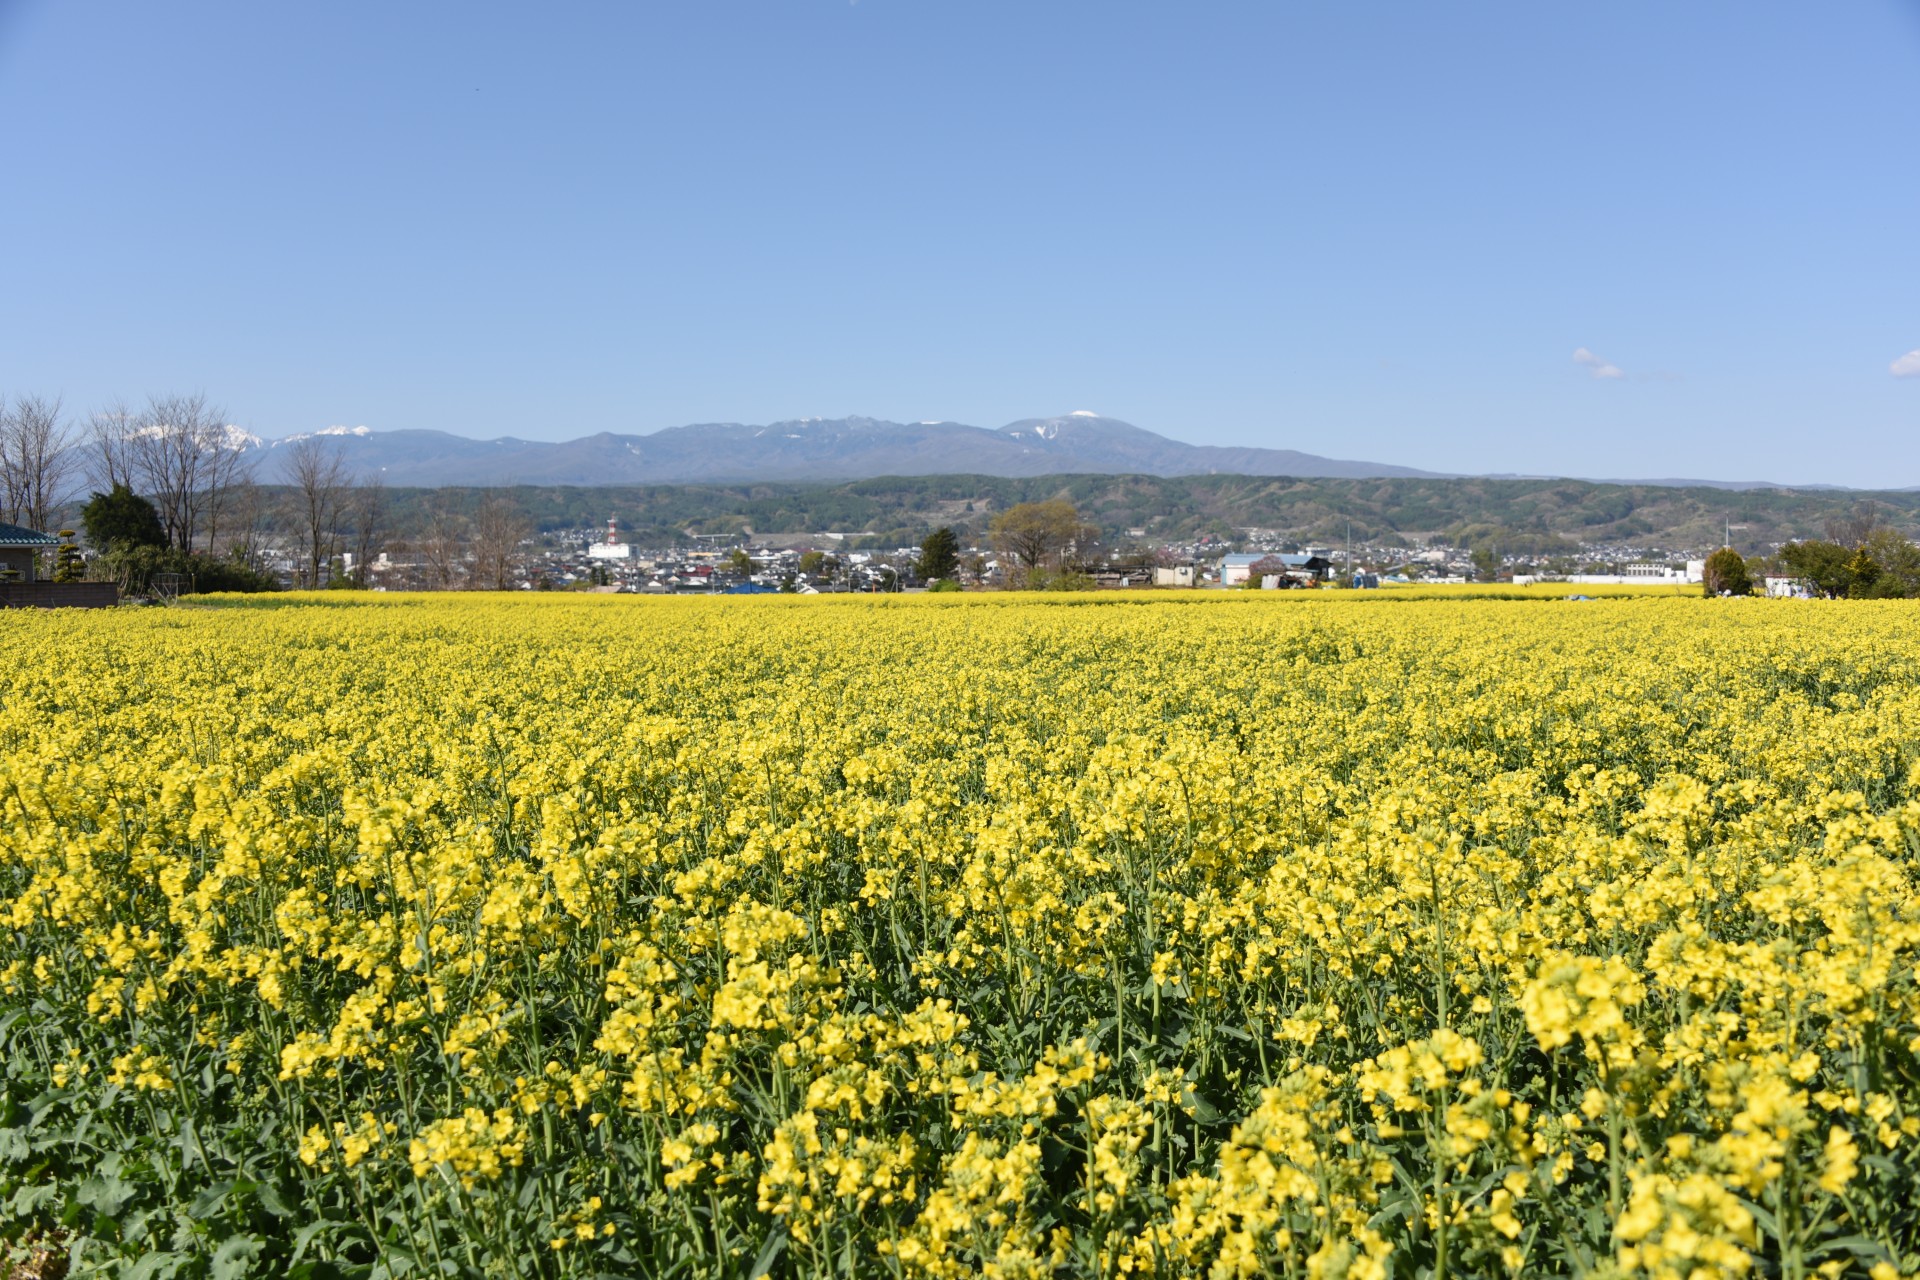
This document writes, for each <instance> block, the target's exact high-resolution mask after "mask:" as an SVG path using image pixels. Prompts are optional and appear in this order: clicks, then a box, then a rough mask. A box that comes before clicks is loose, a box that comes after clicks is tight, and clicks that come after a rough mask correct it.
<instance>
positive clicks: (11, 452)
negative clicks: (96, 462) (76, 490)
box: [0, 396, 78, 531]
mask: <svg viewBox="0 0 1920 1280" xmlns="http://www.w3.org/2000/svg"><path fill="white" fill-rule="evenodd" d="M73 444H74V437H73V431H72V429H71V428H70V427H68V425H67V424H66V423H65V422H64V421H63V420H62V418H61V413H60V400H59V398H58V397H55V398H53V399H51V400H49V399H47V398H46V397H44V396H23V397H21V398H20V399H18V400H15V401H14V402H13V405H12V406H11V407H8V406H6V405H4V404H0V495H3V496H4V500H5V514H6V518H7V521H8V523H10V524H24V525H26V526H27V527H28V528H30V529H39V530H43V531H44V530H46V529H47V527H48V526H49V525H50V524H52V522H53V518H54V515H55V511H56V509H57V508H58V507H59V505H60V504H61V503H62V502H64V501H66V499H67V498H68V497H70V496H71V494H70V492H69V489H70V488H71V482H72V479H73V473H74V467H75V463H76V462H77V461H78V459H77V457H76V456H75V453H74V449H73Z"/></svg>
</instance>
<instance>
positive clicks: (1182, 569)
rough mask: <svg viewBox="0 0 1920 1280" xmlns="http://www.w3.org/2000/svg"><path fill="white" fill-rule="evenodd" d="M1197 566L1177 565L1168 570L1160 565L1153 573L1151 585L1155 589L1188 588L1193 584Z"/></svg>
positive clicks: (1197, 569) (1197, 570)
mask: <svg viewBox="0 0 1920 1280" xmlns="http://www.w3.org/2000/svg"><path fill="white" fill-rule="evenodd" d="M1198 572H1199V566H1197V565H1191V564H1177V565H1174V566H1172V567H1171V568H1168V567H1166V566H1164V565H1162V566H1161V567H1160V568H1157V569H1155V570H1154V571H1153V585H1154V586H1156V587H1190V586H1192V585H1193V584H1194V581H1195V575H1196V574H1197V573H1198Z"/></svg>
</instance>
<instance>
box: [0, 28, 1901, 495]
mask: <svg viewBox="0 0 1920 1280" xmlns="http://www.w3.org/2000/svg"><path fill="white" fill-rule="evenodd" d="M0 175H4V179H3V180H0V186H4V189H5V193H6V194H5V198H4V199H0V392H22V391H42V392H47V393H54V394H61V395H64V397H65V398H66V402H67V404H68V405H69V407H71V408H74V409H81V410H84V409H85V408H87V407H88V406H90V405H94V404H97V403H99V402H101V401H104V400H105V399H107V398H108V397H111V396H116V395H118V396H125V397H128V398H140V397H143V396H145V395H146V394H148V393H150V392H165V391H170V390H190V389H200V390H204V391H206V392H207V393H208V394H209V396H210V397H212V398H213V399H214V400H216V401H217V402H219V403H221V404H223V405H225V406H226V407H227V409H228V411H229V414H230V416H231V417H232V418H233V419H234V420H235V421H236V422H239V423H241V424H243V425H246V426H248V427H250V428H252V429H253V430H256V431H259V432H261V433H263V434H267V435H282V434H287V433H291V432H296V431H303V430H311V429H314V428H316V427H321V426H327V425H335V424H340V425H360V424H365V425H367V426H371V427H373V428H375V429H380V430H385V429H394V428H401V427H431V428H437V429H441V430H447V431H453V432H458V433H460V434H464V435H474V436H493V435H502V434H512V435H520V436H525V437H530V438H547V439H557V438H565V437H569V436H575V435H581V434H586V433H589V432H593V431H601V430H613V431H651V430H655V429H657V428H659V427H663V426H670V425H676V424H679V423H685V422H703V421H746V422H764V421H769V420H774V419H778V418H784V417H802V416H814V415H824V416H839V415H842V414H848V413H860V414H867V415H871V416H874V417H883V418H894V419H900V420H915V419H923V418H949V419H954V420H958V421H964V422H972V423H976V424H979V425H983V426H999V425H1002V424H1003V423H1005V422H1007V421H1010V420H1012V419H1015V418H1019V417H1026V416H1033V415H1044V414H1053V413H1064V412H1066V411H1068V410H1071V409H1092V410H1096V411H1098V412H1102V413H1105V414H1109V415H1111V416H1114V417H1120V418H1125V419H1127V420H1128V421H1131V422H1134V423H1137V424H1139V425H1141V426H1144V427H1148V428H1150V429H1153V430H1157V431H1161V432H1164V433H1166V434H1168V435H1172V436H1176V437H1178V438H1182V439H1187V440H1192V441H1196V442H1200V443H1217V444H1259V445H1267V446H1272V447H1289V448H1298V449H1305V450H1309V451H1312V452H1317V453H1324V454H1331V455H1334V456H1339V457H1358V458H1370V459H1377V460H1382V461H1392V462H1400V463H1405V464H1409V465H1415V466H1421V467H1427V468H1432V469H1436V470H1450V471H1452V470H1460V471H1515V472H1525V473H1555V474H1575V475H1589V476H1674V475H1695V476H1711V477H1716V478H1751V477H1767V478H1773V479H1780V480H1790V481H1803V482H1813V481H1823V482H1837V483H1847V484H1856V485H1876V486H1878V485H1914V484H1920V430H1917V428H1920V355H1916V356H1914V357H1913V358H1912V359H1911V361H1910V363H1912V364H1913V365H1914V366H1915V376H1909V377H1900V376H1896V375H1895V373H1894V372H1893V369H1894V367H1895V366H1896V362H1898V361H1899V360H1900V359H1901V357H1902V356H1903V355H1905V354H1906V353H1908V352H1914V351H1917V350H1920V231H1917V230H1916V228H1920V0H1849V2H1846V3H1839V4H1815V5H1809V4H1805V3H1788V2H1785V0H1759V2H1754V0H1746V2H1743V3H1722V2H1720V0H1689V2H1688V3H1685V4H1673V3H1671V2H1670V0H1668V2H1664V3H1640V2H1638V0H1624V2H1622V3H1616V4H1613V5H1608V6H1593V5H1581V6H1574V5H1558V4H1540V3H1538V2H1537V0H1533V2H1531V3H1520V2H1512V3H1509V2H1505V0H1487V2H1485V3H1473V4H1444V5H1436V4H1428V3H1411V2H1409V3H1398V4H1388V3H1368V2H1366V0H1355V2H1340V3H1336V2H1334V0H1326V2H1325V3H1299V4H1286V3H1277V2H1273V0H1269V2H1266V3H1257V4H1255V3H1249V4H1235V3H1217V4H1208V3H1201V2H1195V3H1180V4H1175V3H1164V2H1163V3H1156V4H1134V3H1124V2H1116V0H1103V2H1101V3H1088V4H1070V3H1044V2H1042V0H1014V2H1010V3H999V2H997V0H965V2H964V3H962V2H960V0H945V2H935V0H858V2H857V3H852V4H849V3H848V2H847V0H778V2H771V0H769V2H766V3H728V2H725V0H715V2H712V3H698V4H691V3H680V4H667V3H647V4H617V5H616V4H608V5H604V6H593V5H528V4H516V5H506V4H499V5H494V4H475V3H462V4H435V3H425V2H411V0H410V2H409V3H406V4H359V3H349V2H345V0H339V2H335V3H328V4H299V5H294V4H260V3H258V2H257V0H251V2H249V3H231V4H223V3H195V2H193V0H178V2H177V3H167V4H153V3H105V2H99V3H95V2H92V0H64V2H60V3H55V2H54V0H0ZM1577 351H1584V352H1586V353H1588V356H1587V358H1586V359H1585V361H1584V362H1582V361H1580V360H1576V359H1575V353H1576V352H1577ZM1615 375H1618V376H1615Z"/></svg>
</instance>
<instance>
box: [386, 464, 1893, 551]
mask: <svg viewBox="0 0 1920 1280" xmlns="http://www.w3.org/2000/svg"><path fill="white" fill-rule="evenodd" d="M476 492H477V491H476V490H471V489H437V490H436V489H394V490H393V491H392V495H391V496H392V500H393V502H392V505H393V516H394V520H395V524H396V526H397V528H399V529H400V530H402V531H404V530H405V529H406V528H408V527H410V526H415V525H417V524H419V523H421V522H423V521H424V519H425V516H426V513H427V512H428V510H429V509H430V506H431V505H432V504H435V503H439V504H442V505H446V506H450V507H460V506H463V505H466V504H468V503H470V502H471V501H472V500H473V497H474V495H475V493H476ZM513 492H514V494H515V495H516V497H517V499H518V501H519V502H520V504H521V505H522V506H523V507H524V508H525V510H526V513H527V515H528V516H529V517H530V518H531V519H532V520H533V522H534V523H535V525H536V526H537V527H538V528H540V529H541V530H543V531H553V530H559V529H569V528H585V527H589V526H602V525H604V524H605V523H606V521H607V517H608V516H612V517H614V518H615V519H617V520H618V521H619V524H620V528H621V530H622V533H623V536H629V537H631V538H632V539H633V540H635V541H638V542H640V543H642V544H647V545H659V544H666V543H670V542H672V541H675V540H676V539H677V538H678V537H679V536H680V535H681V534H683V533H685V532H687V531H694V532H700V533H725V532H736V531H743V530H752V531H753V532H755V533H757V534H762V535H765V534H777V533H798V532H814V533H817V532H836V533H862V532H870V533H874V534H878V535H881V539H882V541H883V543H885V544H891V545H897V544H901V543H905V542H909V541H917V540H918V538H919V537H920V536H921V535H922V534H924V533H925V532H926V531H927V530H928V529H930V528H932V527H934V526H936V525H941V524H948V525H952V526H954V527H955V528H957V529H959V530H961V531H962V532H963V533H965V532H969V531H982V532H983V531H984V530H985V528H986V525H987V522H988V521H989V520H990V519H991V518H992V514H993V512H995V511H998V510H1001V509H1003V508H1005V507H1007V506H1010V505H1012V504H1014V503H1019V502H1031V501H1038V500H1042V499H1046V498H1055V497H1064V498H1067V499H1069V500H1070V501H1072V502H1073V503H1074V505H1075V506H1077V507H1078V508H1079V509H1080V511H1081V513H1082V514H1083V515H1085V516H1087V517H1089V518H1090V519H1092V520H1094V521H1095V522H1097V523H1098V524H1099V525H1100V526H1101V528H1102V529H1103V530H1105V531H1106V532H1107V533H1108V534H1109V535H1113V536H1116V537H1124V536H1125V534H1126V531H1127V530H1129V529H1144V530H1146V531H1147V536H1148V537H1149V538H1151V539H1153V540H1154V541H1170V540H1175V539H1180V538H1188V537H1194V536H1197V535H1200V534H1207V533H1211V534H1214V535H1216V536H1219V537H1223V538H1231V537H1233V536H1235V535H1236V534H1237V533H1238V532H1239V531H1244V530H1246V529H1249V528H1258V529H1270V530H1276V531H1282V532H1285V533H1287V534H1289V535H1291V536H1294V537H1297V538H1301V539H1308V540H1316V541H1326V540H1334V539H1343V538H1345V537H1346V536H1347V529H1348V522H1349V521H1351V522H1352V533H1353V536H1354V537H1355V538H1357V539H1368V540H1375V541H1378V540H1383V539H1387V538H1391V537H1392V536H1394V535H1398V536H1401V537H1404V538H1409V539H1411V538H1414V537H1416V536H1417V537H1422V538H1424V537H1427V536H1431V535H1433V534H1436V533H1444V534H1447V535H1449V536H1450V537H1451V538H1452V539H1453V540H1454V541H1456V542H1460V543H1463V544H1465V543H1481V542H1488V541H1498V542H1500V543H1502V544H1503V545H1505V546H1508V547H1510V548H1511V549H1513V550H1516V551H1524V550H1538V551H1546V550H1550V549H1553V548H1554V547H1555V546H1557V545H1558V544H1562V543H1565V544H1575V543H1644V544H1655V545H1660V546H1665V547H1688V546H1692V547H1704V546H1710V545H1718V543H1719V542H1720V539H1721V535H1722V530H1723V528H1724V527H1725V526H1726V525H1727V524H1729V523H1731V524H1733V525H1736V526H1738V525H1744V526H1746V527H1745V528H1744V529H1740V530H1738V533H1737V537H1736V539H1735V541H1736V542H1737V543H1738V544H1739V545H1741V546H1743V547H1744V546H1752V545H1756V544H1761V543H1771V542H1783V541H1786V540H1788V539H1791V538H1805V537H1819V536H1821V535H1822V534H1823V533H1824V532H1825V530H1826V528H1827V525H1828V523H1829V522H1831V521H1835V520H1841V519H1847V518H1857V517H1858V516H1860V515H1862V514H1868V515H1871V516H1872V517H1873V518H1875V519H1877V520H1879V521H1880V522H1881V523H1885V524H1888V525H1891V526H1893V527H1894V528H1896V529H1898V530H1900V531H1901V532H1903V533H1905V534H1907V535H1908V536H1920V492H1915V491H1888V492H1864V491H1857V490H1826V489H1746V490H1730V489H1713V488H1704V487H1702V488H1675V487H1667V486H1661V485H1645V484H1590V483H1587V482H1584V481H1575V480H1494V479H1471V478H1470V479H1423V478H1422V479H1417V478H1394V479H1367V480H1352V479H1291V478H1286V477H1270V476H1232V475H1205V476H1172V477H1158V476H1138V475H1135V476H1109V475H1056V476H1034V477H1023V478H1007V477H999V476H966V475H949V476H921V477H882V478H879V479H873V480H859V481H853V482H848V483H841V484H754V485H631V486H621V485H609V486H596V487H593V488H582V487H576V486H539V485H528V486H519V487H517V488H515V489H514V490H513Z"/></svg>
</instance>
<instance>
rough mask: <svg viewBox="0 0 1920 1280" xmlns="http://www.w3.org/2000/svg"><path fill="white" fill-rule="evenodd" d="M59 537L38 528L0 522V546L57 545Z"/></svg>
mask: <svg viewBox="0 0 1920 1280" xmlns="http://www.w3.org/2000/svg"><path fill="white" fill-rule="evenodd" d="M59 545H60V539H58V538H56V537H54V536H53V535H52V534H50V533H41V532H40V531H39V530H38V529H23V528H21V527H20V526H19V525H17V524H0V547H57V546H59Z"/></svg>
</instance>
